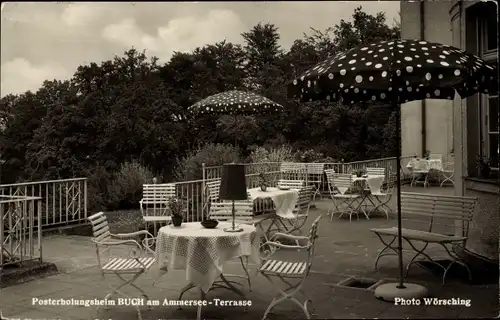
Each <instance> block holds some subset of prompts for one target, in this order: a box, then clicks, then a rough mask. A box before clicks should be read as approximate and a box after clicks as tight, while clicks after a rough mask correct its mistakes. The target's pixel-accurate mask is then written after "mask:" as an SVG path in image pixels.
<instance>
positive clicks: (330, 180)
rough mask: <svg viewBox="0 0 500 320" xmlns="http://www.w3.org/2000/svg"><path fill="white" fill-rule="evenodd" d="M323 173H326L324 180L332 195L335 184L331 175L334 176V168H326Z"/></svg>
mask: <svg viewBox="0 0 500 320" xmlns="http://www.w3.org/2000/svg"><path fill="white" fill-rule="evenodd" d="M325 174H326V182H327V185H328V190H329V191H330V195H333V194H334V193H335V184H334V182H333V177H334V176H335V170H334V169H327V170H325Z"/></svg>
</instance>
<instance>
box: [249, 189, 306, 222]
mask: <svg viewBox="0 0 500 320" xmlns="http://www.w3.org/2000/svg"><path fill="white" fill-rule="evenodd" d="M248 193H250V197H251V198H252V200H255V199H265V198H271V200H272V201H273V203H274V206H275V207H276V214H277V215H278V216H280V217H283V218H289V216H290V214H291V212H292V210H293V208H295V206H296V205H297V201H298V200H299V191H298V190H296V189H290V190H280V189H278V188H267V189H266V191H262V190H261V189H260V188H252V189H248Z"/></svg>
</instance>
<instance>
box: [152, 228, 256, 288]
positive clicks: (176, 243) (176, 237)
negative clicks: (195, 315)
mask: <svg viewBox="0 0 500 320" xmlns="http://www.w3.org/2000/svg"><path fill="white" fill-rule="evenodd" d="M230 225H231V224H230V223H228V222H220V223H219V225H218V226H217V227H216V228H215V229H206V228H204V227H203V226H202V225H201V224H200V223H199V222H189V223H183V224H182V225H181V226H180V227H174V226H172V225H169V226H165V227H162V228H160V230H159V231H158V236H157V238H156V261H157V263H158V266H159V268H164V267H167V268H170V269H175V270H185V271H186V280H188V281H189V282H190V283H191V284H193V285H195V286H196V287H199V288H200V289H201V290H202V291H203V292H208V291H209V290H210V288H211V287H212V284H213V283H214V282H215V280H216V279H217V278H218V277H219V276H220V275H221V274H222V266H223V264H224V263H225V262H227V261H229V260H232V259H234V258H238V257H248V258H249V259H251V260H252V261H253V262H255V263H256V264H259V263H260V254H259V245H260V243H259V240H260V239H259V237H258V236H257V230H256V228H255V227H254V226H251V225H240V226H239V227H240V228H242V229H243V231H241V232H225V231H224V230H223V229H224V228H228V227H230Z"/></svg>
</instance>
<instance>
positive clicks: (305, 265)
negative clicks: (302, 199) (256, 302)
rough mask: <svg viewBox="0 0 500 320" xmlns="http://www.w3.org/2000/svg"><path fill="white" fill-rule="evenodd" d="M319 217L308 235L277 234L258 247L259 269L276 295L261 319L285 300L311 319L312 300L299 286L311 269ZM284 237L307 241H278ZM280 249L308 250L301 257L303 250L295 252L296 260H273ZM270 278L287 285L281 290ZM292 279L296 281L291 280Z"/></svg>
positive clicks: (302, 283)
mask: <svg viewBox="0 0 500 320" xmlns="http://www.w3.org/2000/svg"><path fill="white" fill-rule="evenodd" d="M320 219H321V216H319V217H318V218H316V220H315V221H314V222H313V224H312V226H311V229H310V231H309V236H307V237H304V236H294V235H290V234H284V233H276V234H274V235H273V237H272V238H271V240H270V241H268V242H266V243H264V244H263V245H262V246H261V248H262V249H263V250H264V255H263V257H262V264H261V266H260V268H259V273H260V274H261V275H263V276H264V277H265V278H266V279H267V280H268V281H269V282H270V283H271V284H272V287H273V288H275V289H276V291H277V294H276V295H275V296H274V298H273V300H272V301H271V303H270V304H269V306H268V307H267V309H266V311H265V312H264V316H263V317H262V319H263V320H265V319H266V317H267V315H268V314H269V313H270V312H271V310H272V309H273V308H274V307H275V306H276V305H277V304H279V303H281V302H283V301H287V300H290V301H292V302H293V303H295V304H296V305H297V306H298V307H299V308H300V309H301V310H302V312H303V313H304V316H305V318H306V319H311V316H310V314H309V311H308V310H307V304H308V303H310V302H312V300H311V298H310V297H309V296H308V295H307V294H306V293H305V292H304V291H303V290H302V286H303V285H304V282H305V281H306V279H307V277H308V275H309V273H310V271H311V266H312V263H313V259H314V250H315V243H316V239H317V238H318V224H319V220H320ZM285 239H286V240H292V241H295V242H296V243H300V242H306V241H307V243H306V244H303V245H300V244H296V245H285V244H282V243H280V242H279V241H280V240H285ZM280 249H299V251H303V250H305V251H306V252H307V256H306V257H305V259H304V257H303V255H302V252H298V253H297V258H298V259H296V260H295V261H293V260H292V261H287V260H275V259H273V255H274V253H275V252H276V251H277V250H280ZM273 278H278V279H280V280H281V281H282V282H283V283H284V284H285V285H287V287H286V288H285V289H284V290H282V289H280V288H279V286H278V285H277V283H275V281H273ZM294 280H295V281H296V283H291V282H292V281H294ZM299 292H300V293H301V294H302V295H303V296H304V297H305V298H306V300H305V302H304V303H303V304H302V303H301V302H299V300H298V299H297V298H295V295H296V294H297V293H299Z"/></svg>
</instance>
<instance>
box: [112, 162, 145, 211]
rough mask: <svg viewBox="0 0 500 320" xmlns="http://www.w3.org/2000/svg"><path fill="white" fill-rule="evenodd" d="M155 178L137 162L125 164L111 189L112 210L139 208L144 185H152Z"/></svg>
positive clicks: (115, 176)
mask: <svg viewBox="0 0 500 320" xmlns="http://www.w3.org/2000/svg"><path fill="white" fill-rule="evenodd" d="M153 176H154V175H153V173H152V172H151V170H149V169H148V168H146V167H145V166H143V165H142V164H140V163H139V162H137V161H132V162H125V163H123V164H122V165H121V167H120V170H119V171H118V172H117V173H116V174H115V175H114V179H113V181H112V183H111V186H110V187H109V199H110V200H111V204H112V209H116V208H118V209H132V208H138V206H139V201H140V200H141V198H142V185H143V184H145V183H151V182H152V180H153Z"/></svg>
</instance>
